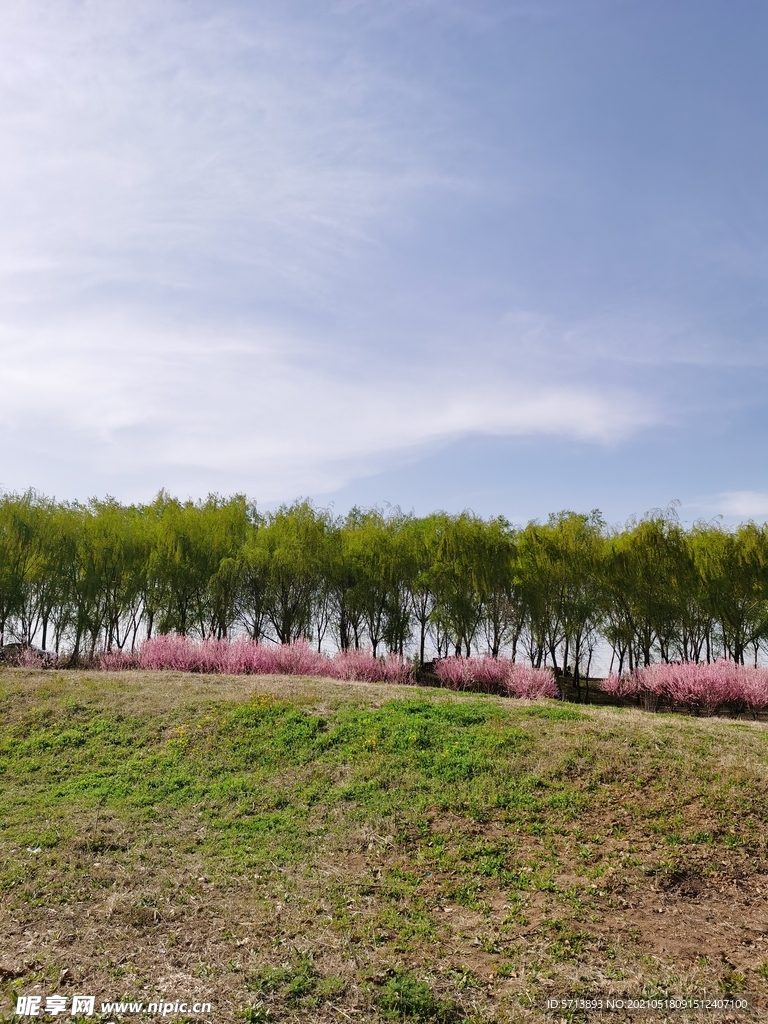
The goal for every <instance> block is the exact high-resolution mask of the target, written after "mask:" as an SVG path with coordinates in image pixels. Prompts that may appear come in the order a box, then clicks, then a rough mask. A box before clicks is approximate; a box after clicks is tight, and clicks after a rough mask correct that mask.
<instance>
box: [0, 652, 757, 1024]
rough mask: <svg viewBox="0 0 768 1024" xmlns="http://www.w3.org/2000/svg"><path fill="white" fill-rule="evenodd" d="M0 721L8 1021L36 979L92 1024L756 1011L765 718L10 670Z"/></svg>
mask: <svg viewBox="0 0 768 1024" xmlns="http://www.w3.org/2000/svg"><path fill="white" fill-rule="evenodd" d="M0 721H1V722H2V733H1V734H0V936H2V939H1V940H0V942H1V944H0V1016H2V1015H5V1017H9V1016H10V1014H11V1012H12V1007H13V1005H14V1003H15V997H16V995H17V994H34V993H38V994H42V995H46V994H51V993H54V992H55V993H58V994H62V995H65V996H67V997H70V996H71V994H72V993H74V992H77V993H88V994H93V995H95V996H96V1010H97V1013H96V1016H95V1017H91V1018H84V1019H89V1020H94V1019H99V1014H98V1009H99V1006H100V1004H101V1003H102V1002H107V1001H117V1000H122V999H126V1000H127V999H132V1000H136V1001H143V1002H144V1003H149V1002H151V1001H157V1000H162V1001H165V1000H170V1001H172V1002H173V1001H176V1000H178V1001H188V1002H190V1003H192V1002H195V1001H209V1002H211V1003H212V1004H213V1011H212V1013H211V1014H210V1015H208V1016H207V1017H205V1018H202V1017H198V1016H196V1015H195V1014H193V1013H186V1014H183V1013H182V1014H178V1015H177V1016H176V1017H175V1019H176V1020H185V1019H190V1020H191V1019H209V1020H214V1021H216V1022H220V1021H221V1022H227V1021H251V1022H254V1021H267V1020H273V1021H296V1022H299V1021H301V1022H312V1021H336V1022H339V1021H346V1020H353V1021H365V1022H369V1021H370V1022H378V1021H386V1020H395V1021H397V1020H412V1021H413V1020H417V1021H421V1022H444V1024H449V1022H460V1021H473V1022H477V1024H480V1022H491V1021H498V1022H503V1021H527V1020H531V1021H534V1020H552V1021H560V1020H566V1021H570V1020H587V1019H592V1017H593V1014H592V1013H590V1012H589V1011H582V1010H580V1009H578V1008H576V1009H568V1008H558V1009H557V1010H556V1011H554V1010H553V1011H551V1012H549V1011H548V1010H547V1000H548V999H553V998H563V999H566V998H571V999H576V1000H578V999H579V998H586V997H590V996H592V995H595V994H597V995H602V996H603V997H606V996H613V997H614V998H617V999H618V998H625V999H628V998H634V997H639V996H641V995H645V996H647V997H657V998H661V997H663V996H665V995H686V996H692V997H696V998H702V997H704V996H705V995H706V996H707V997H708V998H714V999H723V998H725V999H731V998H733V997H735V996H740V995H742V994H744V993H747V994H749V997H750V998H751V1000H752V1006H753V1009H752V1011H750V1013H749V1015H748V1016H749V1017H753V1018H754V1019H758V1016H759V1010H758V1006H759V1004H760V1000H761V999H762V1005H763V1007H765V1006H768V912H766V909H765V908H766V895H767V894H768V851H767V849H766V843H767V840H768V775H767V767H768V728H767V727H766V726H765V725H764V724H760V723H752V722H734V721H727V720H718V719H695V718H688V717H681V716H673V715H646V714H644V713H642V712H640V711H634V710H622V709H619V708H605V707H583V706H582V707H578V708H577V707H574V706H573V705H568V704H560V703H555V702H543V703H539V704H525V703H522V702H514V701H502V700H500V699H495V698H483V697H478V696H473V695H459V694H451V693H447V692H444V691H433V690H420V689H413V688H399V687H391V686H374V685H369V684H353V683H340V682H335V681H329V680H318V679H306V680H303V679H295V678H293V679H289V678H282V677H205V676H190V675H174V674H171V673H162V674H161V673H156V674H153V673H124V674H115V673H111V674H99V673H87V672H25V671H23V670H6V671H4V672H3V673H2V674H1V675H0ZM729 1012H733V1013H734V1016H733V1019H741V1017H740V1016H739V1014H738V1013H736V1012H735V1011H729ZM710 1016H711V1015H710V1014H709V1013H707V1012H705V1013H702V1012H700V1011H697V1010H692V1011H691V1012H690V1013H688V1012H681V1011H676V1012H670V1013H669V1015H668V1019H671V1020H672V1019H674V1020H676V1021H684V1020H688V1019H690V1020H696V1021H697V1022H698V1021H702V1020H707V1019H710ZM665 1017H667V1014H666V1013H661V1014H656V1015H651V1016H650V1017H649V1015H648V1014H646V1013H643V1014H641V1015H637V1016H635V1015H634V1014H633V1013H632V1012H631V1011H628V1010H624V1011H621V1012H614V1013H612V1014H611V1015H610V1016H608V1017H606V1018H604V1019H607V1020H632V1019H642V1020H649V1019H665ZM47 1019H49V1020H50V1019H53V1018H50V1017H49V1018H47ZM67 1019H69V1018H67ZM102 1019H110V1020H112V1019H126V1020H130V1019H133V1020H140V1019H142V1018H140V1017H138V1016H133V1017H131V1016H129V1015H124V1016H123V1017H121V1015H120V1014H118V1015H117V1016H115V1015H114V1014H112V1015H104V1016H103V1017H102ZM143 1019H147V1018H143ZM711 1019H717V1020H723V1014H722V1012H718V1013H716V1014H714V1016H711Z"/></svg>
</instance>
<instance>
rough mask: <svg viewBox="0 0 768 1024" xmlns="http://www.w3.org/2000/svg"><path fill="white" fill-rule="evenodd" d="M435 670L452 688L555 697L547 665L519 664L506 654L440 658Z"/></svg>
mask: <svg viewBox="0 0 768 1024" xmlns="http://www.w3.org/2000/svg"><path fill="white" fill-rule="evenodd" d="M435 674H436V675H437V677H438V678H439V679H440V681H441V682H442V684H443V686H447V687H449V688H450V689H451V690H471V691H472V692H474V693H494V694H497V695H499V696H501V697H527V698H528V699H530V700H535V699H536V698H537V697H557V695H558V690H557V685H556V684H555V680H554V677H553V675H552V673H551V672H550V671H549V670H548V669H541V668H531V667H530V666H528V665H520V664H518V663H517V662H513V661H511V660H510V659H509V658H489V657H487V656H483V657H481V658H443V660H442V661H438V662H436V664H435Z"/></svg>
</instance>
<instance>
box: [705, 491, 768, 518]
mask: <svg viewBox="0 0 768 1024" xmlns="http://www.w3.org/2000/svg"><path fill="white" fill-rule="evenodd" d="M708 504H709V505H710V507H712V508H715V509H717V511H718V512H719V513H721V514H722V515H725V516H729V517H731V516H733V517H735V518H738V519H761V518H763V517H765V516H768V491H724V492H723V493H721V494H718V495H717V496H716V497H715V498H713V499H709V500H708Z"/></svg>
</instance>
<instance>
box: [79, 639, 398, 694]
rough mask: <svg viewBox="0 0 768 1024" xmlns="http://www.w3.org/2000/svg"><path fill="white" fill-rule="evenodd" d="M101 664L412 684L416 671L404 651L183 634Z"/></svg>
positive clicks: (105, 657)
mask: <svg viewBox="0 0 768 1024" xmlns="http://www.w3.org/2000/svg"><path fill="white" fill-rule="evenodd" d="M97 665H98V667H99V668H102V669H106V670H112V671H118V670H120V669H129V668H142V669H150V670H155V671H158V670H171V671H175V672H205V673H221V674H227V675H291V676H326V677H330V678H332V679H349V680H359V681H363V682H371V683H373V682H386V683H410V682H412V681H413V672H412V669H411V667H410V665H408V664H406V663H405V662H404V661H403V659H402V658H401V657H400V656H399V655H392V654H390V655H387V657H385V658H374V656H373V655H372V654H371V652H370V651H340V652H339V653H338V654H336V655H335V656H333V657H329V656H328V655H327V654H322V653H320V652H319V651H316V650H315V649H314V648H312V647H310V645H309V644H308V643H307V642H306V640H297V641H296V642H295V643H293V644H261V643H257V642H256V641H255V640H251V639H248V638H243V637H239V638H237V639H235V640H214V639H208V640H201V641H197V640H192V639H190V638H189V637H186V636H180V635H179V634H177V633H167V634H161V635H159V636H154V637H152V638H151V639H149V640H145V641H144V643H143V644H142V645H141V647H140V648H139V650H138V652H137V653H136V654H134V655H131V654H128V653H123V652H120V651H109V652H105V653H103V654H101V655H99V656H98V659H97Z"/></svg>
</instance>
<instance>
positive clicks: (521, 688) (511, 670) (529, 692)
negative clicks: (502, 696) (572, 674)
mask: <svg viewBox="0 0 768 1024" xmlns="http://www.w3.org/2000/svg"><path fill="white" fill-rule="evenodd" d="M506 688H507V692H506V696H507V697H525V698H526V699H527V700H535V699H536V698H537V697H557V696H558V695H559V690H558V688H557V683H555V679H554V676H553V675H552V673H551V672H550V671H549V670H548V669H544V668H531V666H530V665H519V664H517V663H515V664H512V663H511V662H509V663H508V672H507V679H506Z"/></svg>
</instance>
